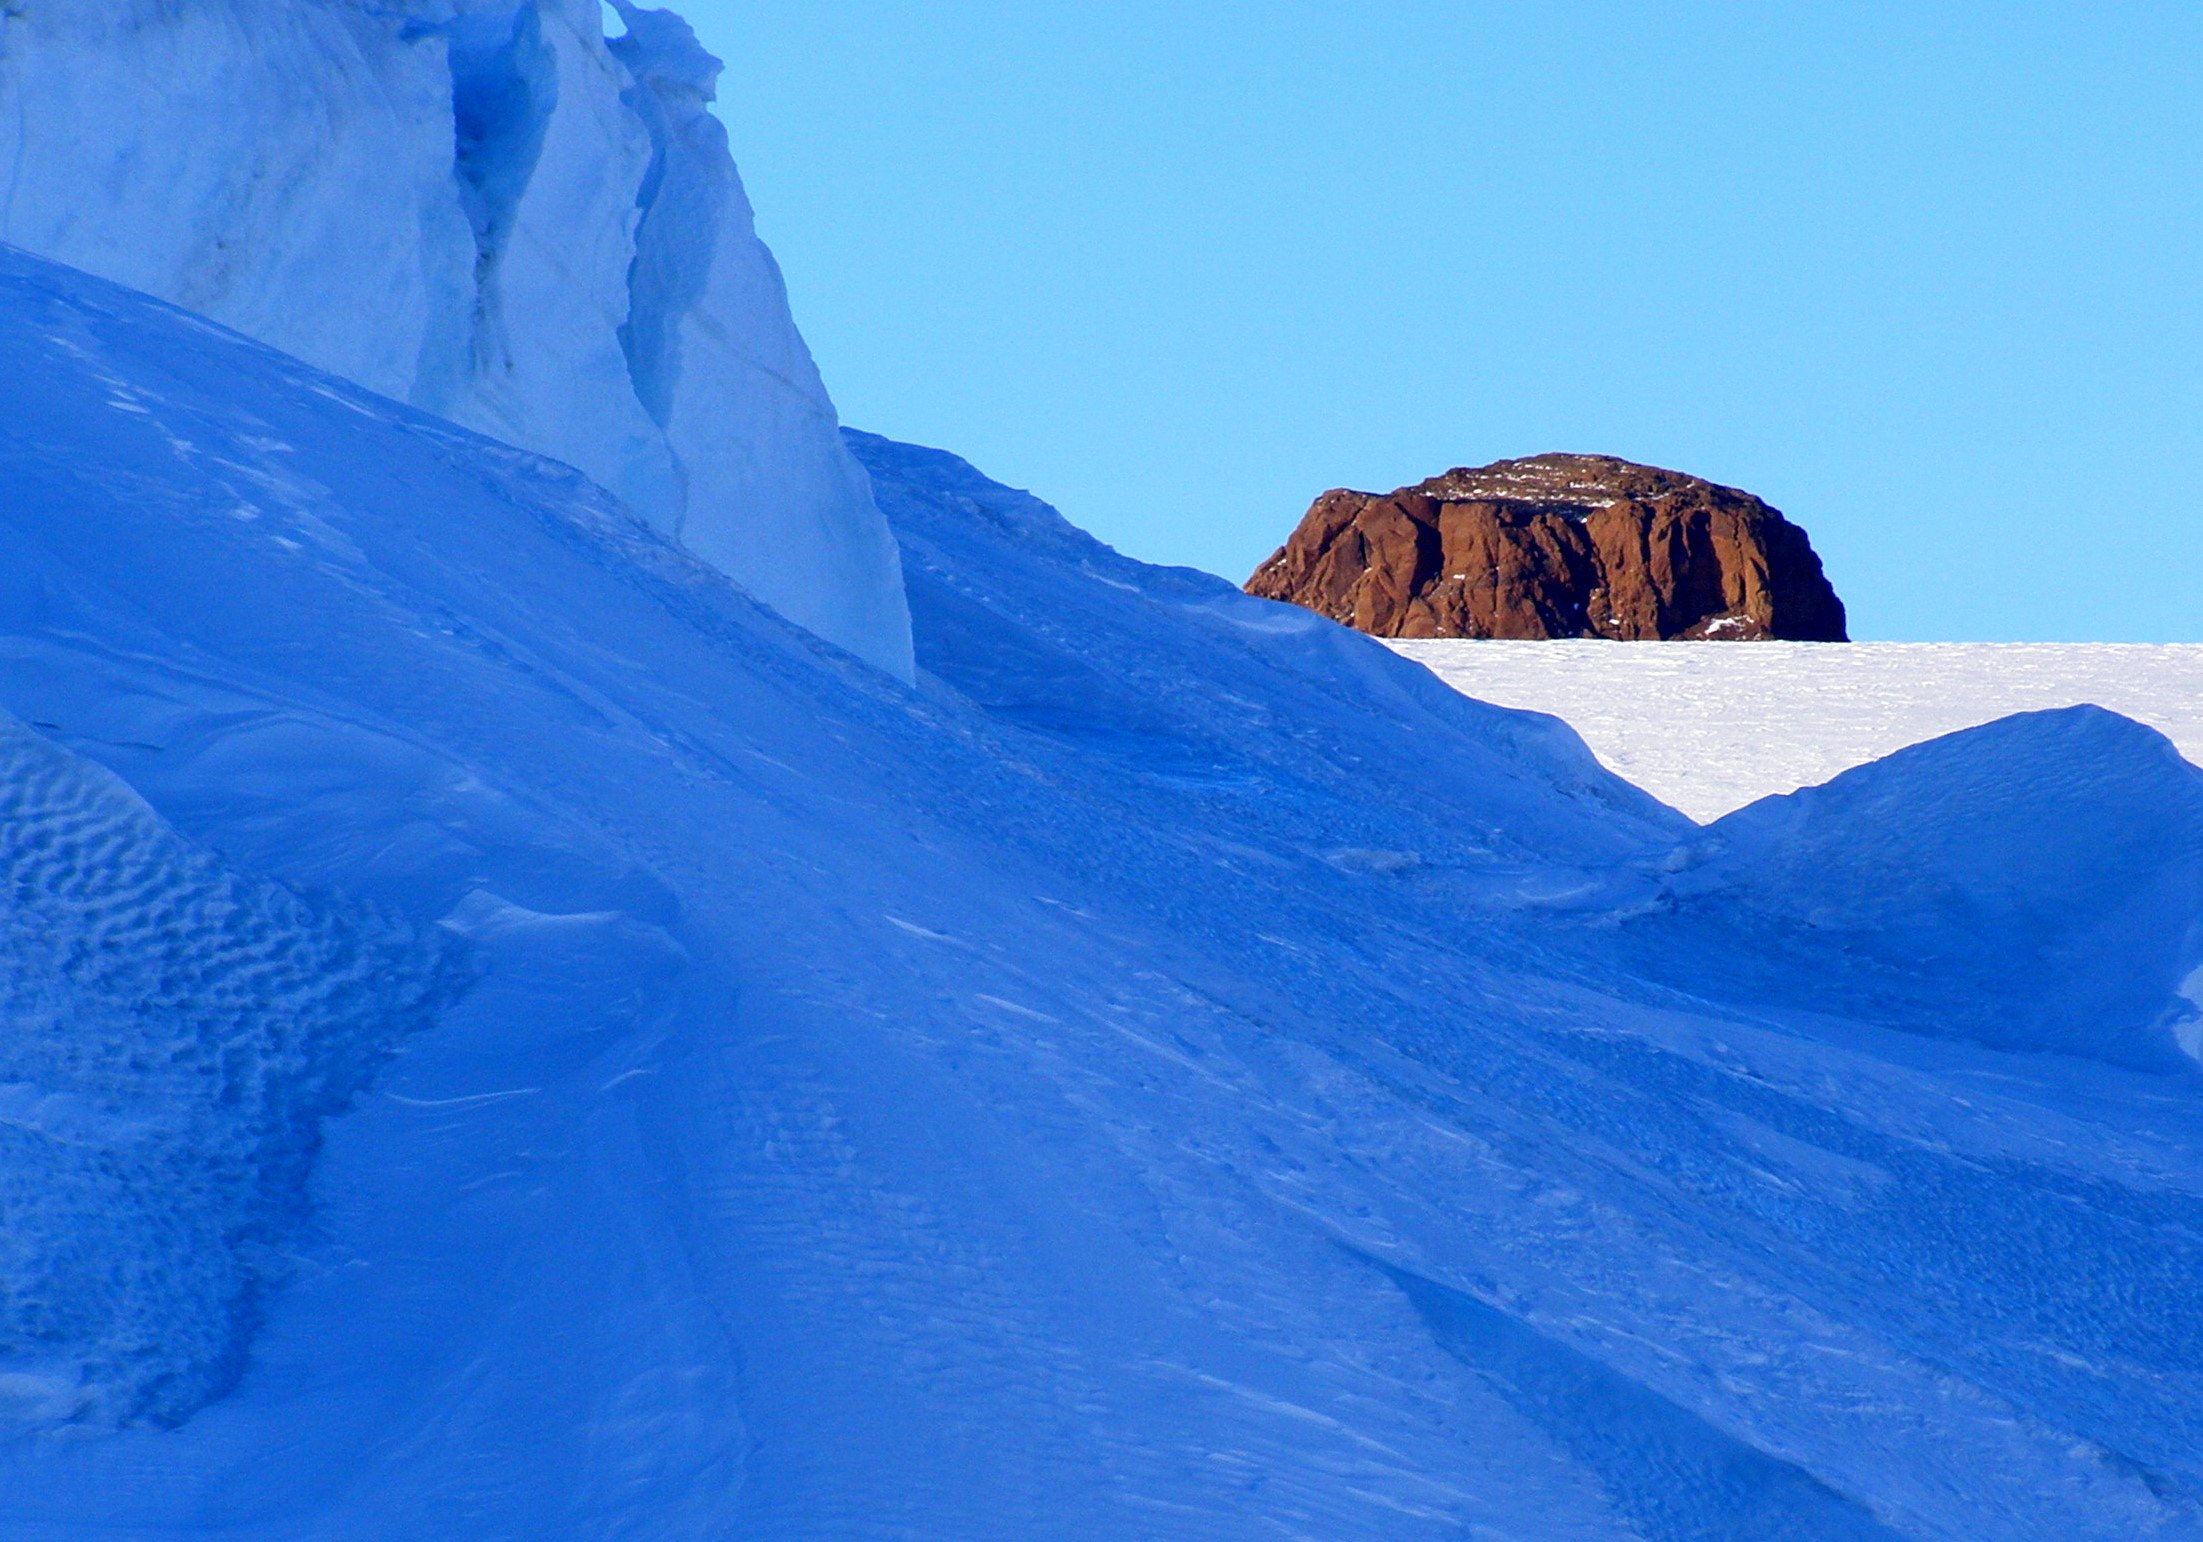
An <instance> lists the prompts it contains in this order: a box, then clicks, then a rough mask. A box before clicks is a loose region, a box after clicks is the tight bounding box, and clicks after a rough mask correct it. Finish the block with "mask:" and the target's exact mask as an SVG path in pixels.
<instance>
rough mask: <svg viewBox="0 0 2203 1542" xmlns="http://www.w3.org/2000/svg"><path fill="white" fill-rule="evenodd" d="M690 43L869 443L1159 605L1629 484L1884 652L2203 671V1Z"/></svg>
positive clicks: (964, 20) (1298, 9)
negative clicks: (1784, 517)
mask: <svg viewBox="0 0 2203 1542" xmlns="http://www.w3.org/2000/svg"><path fill="white" fill-rule="evenodd" d="M676 3H677V4H679V3H680V0H676ZM681 8H682V9H683V10H684V11H685V13H686V14H687V15H689V17H690V19H691V20H692V21H694V22H695V23H696V24H697V27H698V30H699V31H700V32H701V33H702V34H703V35H704V38H705V41H706V42H707V43H709V44H710V45H712V46H713V47H714V49H715V50H716V51H718V52H720V53H721V54H722V55H723V56H724V57H725V58H726V60H727V63H728V71H727V77H726V80H725V82H724V86H723V90H722V101H721V112H722V114H723V115H724V116H725V117H726V119H727V121H728V123H729V125H730V127H731V128H732V130H733V134H734V140H735V153H736V156H737V158H738V159H739V160H740V162H741V164H742V167H743V172H744V175H745V177H746V179H747V181H748V183H749V186H750V191H751V194H752V196H753V198H754V200H755V202H756V203H757V205H758V209H759V223H760V226H761V228H762V230H763V232H764V234H765V236H766V238H767V239H768V240H769V241H770V242H771V243H772V244H773V245H774V247H775V248H776V250H777V251H778V253H779V255H780V257H781V260H782V263H783V266H784V267H785V268H786V270H787V272H788V278H789V286H790V289H791V291H792V292H793V295H794V299H795V306H796V315H797V318H798V320H799V321H800V322H801V323H802V325H803V327H804V330H805V332H806V334H807V335H808V336H809V338H810V340H811V344H812V347H813V349H814V350H815V351H816V353H817V354H818V357H819V362H820V364H821V366H822V367H823V368H824V370H825V373H826V378H827V381H828V384H829V385H830V386H831V387H832V389H833V391H834V394H835V396H836V398H837V400H838V401H839V403H840V405H841V408H842V413H843V416H844V418H845V419H846V420H847V421H849V422H851V423H854V424H856V425H858V426H861V427H865V428H870V429H873V430H876V431H878V432H881V433H885V434H890V435H893V436H895V437H898V438H904V439H911V440H916V441H918V442H921V443H926V444H935V445H940V446H943V447H945V448H949V449H953V450H955V451H957V452H959V453H961V454H963V455H965V456H967V457H968V458H970V459H971V460H972V461H973V462H974V463H976V464H977V465H978V466H979V467H980V468H981V469H982V470H984V471H986V472H988V473H989V474H990V475H993V476H995V477H997V478H999V479H1001V480H1003V481H1007V482H1011V483H1015V484H1017V485H1019V486H1025V487H1030V488H1032V489H1033V490H1034V491H1035V492H1038V493H1039V494H1041V495H1042V496H1043V497H1046V498H1047V499H1049V500H1050V501H1051V502H1053V503H1056V504H1057V505H1059V506H1060V507H1062V508H1063V510H1064V511H1065V512H1066V513H1067V514H1069V515H1070V516H1071V517H1072V518H1073V519H1074V520H1076V521H1077V522H1078V523H1080V524H1082V525H1084V526H1085V527H1086V528H1088V529H1090V530H1092V531H1094V532H1095V533H1096V534H1097V535H1100V536H1101V537H1102V538H1104V539H1105V540H1108V541H1110V542H1111V543H1112V544H1114V545H1116V546H1118V547H1120V548H1122V549H1123V550H1125V551H1126V552H1128V553H1130V554H1132V555H1134V556H1137V557H1142V558H1145V559H1148V560H1150V561H1158V562H1176V563H1185V564H1189V565H1192V566H1196V567H1202V568H1207V569H1209V570H1211V571H1213V572H1217V573H1222V574H1225V575H1227V576H1229V577H1231V578H1233V579H1243V578H1244V577H1245V576H1246V575H1247V573H1248V572H1249V571H1250V570H1251V569H1252V568H1253V567H1254V565H1255V564H1256V563H1257V562H1258V561H1259V560H1261V559H1262V558H1263V557H1265V556H1267V555H1268V554H1269V552H1270V551H1271V550H1272V549H1273V548H1274V547H1276V546H1277V544H1278V543H1279V542H1280V541H1282V540H1283V538H1284V537H1285V535H1286V534H1287V532H1288V531H1290V530H1291V528H1292V526H1293V524H1294V523H1295V521H1296V520H1297V519H1298V518H1299V516H1300V515H1301V513H1302V512H1303V511H1304V510H1305V509H1306V507H1307V505H1308V503H1309V501H1310V500H1311V499H1312V498H1313V497H1314V495H1315V494H1316V493H1318V492H1320V491H1322V490H1323V489H1325V488H1327V487H1333V486H1339V485H1347V486H1354V487H1363V488H1372V489H1388V488H1391V487H1394V486H1398V485H1400V484H1403V483H1406V482H1411V481H1417V480H1420V479H1422V478H1423V477H1426V476H1429V475H1431V474H1433V473H1436V472H1438V471H1441V470H1443V469H1445V468H1446V467H1448V466H1453V465H1460V464H1472V463H1478V462H1482V461H1487V460H1492V459H1496V458H1498V457H1501V456H1506V455H1524V454H1532V453H1536V452H1539V451H1546V450H1580V451H1591V452H1603V453H1611V454H1618V455H1625V456H1629V457H1631V458H1634V459H1638V460H1645V461H1651V462H1654V463H1657V464H1661V465H1667V466H1672V467H1676V468H1678V469H1681V470H1685V471H1691V472H1696V473H1698V474H1700V475H1703V476H1708V477H1712V478H1714V479H1715V480H1717V481H1722V482H1728V483H1732V484H1734V485H1736V486H1740V487H1744V488H1747V489H1749V490H1751V491H1753V492H1756V493H1758V494H1760V495H1761V496H1763V497H1765V498H1767V499H1768V500H1769V501H1770V502H1773V503H1774V504H1776V505H1777V506H1778V507H1780V508H1782V509H1784V510H1785V511H1786V512H1788V513H1789V514H1790V515H1791V517H1792V518H1794V519H1796V520H1798V521H1799V522H1801V523H1802V524H1804V525H1805V526H1806V528H1807V529H1808V530H1809V531H1810V532H1811V533H1812V536H1813V540H1814V543H1815V545H1816V546H1817V547H1818V548H1819V550H1820V551H1821V553H1822V554H1823V556H1824V558H1825V559H1826V561H1827V564H1828V567H1829V570H1830V573H1831V575H1832V576H1833V578H1834V579H1835V581H1836V584H1837V587H1838V589H1839V591H1840V592H1841V593H1842V594H1843V595H1844V597H1845V599H1846V600H1847V601H1848V602H1849V604H1850V606H1851V614H1852V619H1853V630H1854V634H1855V635H1857V636H1861V637H1876V638H1922V639H1932V638H1958V639H1970V638H1985V639H2003V638H2012V639H2022V638H2026V639H2032V638H2048V639H2074V640H2083V639H2097V638H2103V639H2132V640H2198V639H2203V493H2199V490H2198V488H2197V486H2196V484H2195V483H2194V482H2193V481H2191V480H2190V478H2191V477H2192V476H2193V474H2194V470H2195V467H2196V465H2197V462H2198V460H2199V459H2203V455H2199V452H2203V7H2199V6H2197V5H2194V4H2192V3H2190V0H2178V3H2172V0H2168V3H2162V4H2109V5H2105V4H2094V5H2082V4H2069V5H2051V4H2027V3H2011V4H2004V3H1992V0H1973V3H1969V4H1963V5H1959V4H1947V3H1940V0H1913V3H1906V4H1896V3H1890V4H1883V3H1876V0H1850V3H1843V4H1816V3H1785V4H1781V5H1768V4H1764V3H1758V4H1748V5H1747V4H1723V3H1701V4H1690V5H1675V4H1661V3H1645V0H1634V3H1616V4H1588V3H1578V0H1536V3H1531V0H1518V3H1509V4H1481V3H1474V0H1448V3H1424V0H1376V3H1364V4H1353V5H1349V4H1316V3H1295V0H1271V3H1267V4H1259V5H1258V4H1241V3H1209V0H1184V3H1179V4H1164V3H1145V0H1079V3H1053V0H935V3H923V4H922V3H916V0H912V3H887V0H837V3H833V4H824V3H817V4H806V3H794V4H791V3H789V0H687V3H686V4H685V5H682V6H681Z"/></svg>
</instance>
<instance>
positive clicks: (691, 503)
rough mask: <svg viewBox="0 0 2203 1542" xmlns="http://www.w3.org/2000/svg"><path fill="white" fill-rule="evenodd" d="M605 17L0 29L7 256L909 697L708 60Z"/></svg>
mask: <svg viewBox="0 0 2203 1542" xmlns="http://www.w3.org/2000/svg"><path fill="white" fill-rule="evenodd" d="M618 10H619V13H620V14H621V15H622V16H623V17H624V18H625V19H626V23H627V30H626V32H625V35H624V36H622V37H620V38H617V39H614V40H612V41H611V42H609V43H608V42H607V41H606V39H605V37H604V30H603V9H602V7H601V6H600V4H599V3H598V0H387V3H377V4H360V3H356V0H193V3H191V4H185V5H179V4H175V3H173V0H67V3H65V4H53V3H40V4H7V5H0V241H7V242H10V243H12V244H14V245H16V246H20V247H23V248H25V249H26V250H29V251H32V252H36V253H39V254H41V255H44V256H47V257H52V258H55V259H58V260H60V261H63V262H67V263H70V264H72V265H74V266H77V267H80V268H84V269H86V270H88V271H91V272H94V273H98V274H101V275H103V276H105V277H108V278H112V279H115V280H117V281H118V282H121V283H125V284H128V285H130V286H131V287H133V288H136V289H141V290H145V291H147V292H149V293H152V294H156V295H159V296H161V297H162V298H164V299H168V300H172V301H174V302H176V303H177V304H179V305H182V306H185V307H186V308H188V309H191V310H194V311H198V312H200V313H202V314H204V315H208V316H211V317H214V318H215V319H216V320H219V321H222V322H224V323H226V324H228V325H230V326H233V327H236V328H238V329H239V330H240V331H243V332H245V333H247V334H249V335H251V336H253V337H257V338H260V339H262V340H263V341H266V342H269V343H272V344H274V345H275V346H276V347H278V348H281V349H283V350H285V351H286V352H289V353H292V354H295V355H297V356H298V357H300V358H303V359H306V360H308V361H309V362H311V363H314V364H317V365H319V366H321V367H322V368H323V369H326V370H330V371H332V372H334V373H336V374H339V375H342V376H345V377H346V378H348V379H350V380H353V381H356V382H358V383H360V384H362V385H365V386H367V387H369V388H370V389H372V390H375V391H378V392H381V393H382V394H384V395H387V396H393V397H397V398H399V399H401V400H405V401H410V402H412V403H413V404H414V405H416V406H419V407H423V408H425V409H427V410H429V411H431V412H435V413H439V414H442V415H444V416H447V417H451V418H454V419H456V420H458V421H459V422H462V423H465V424H467V425H468V426H470V427H473V428H476V429H480V430H481V431H483V432H484V433H488V434H492V435H495V436H496V437H498V438H500V439H503V440H506V441H507V442H509V443H512V444H516V445H520V446H522V447H524V448H527V449H531V450H535V451H539V452H541V453H543V454H546V455H550V456H554V457H555V458H557V459H559V460H563V461H566V462H568V463H570V464H572V465H575V466H578V467H580V468H581V469H582V470H583V471H584V472H585V473H587V474H588V475H589V476H591V477H593V478H594V479H595V480H597V481H598V482H599V483H601V484H602V485H603V486H605V487H606V488H609V489H610V490H611V491H613V492H615V493H617V494H618V495H619V496H620V497H621V498H623V499H624V500H625V501H626V502H627V504H628V506H629V507H630V508H632V509H633V510H634V511H635V512H636V513H638V514H640V515H642V516H643V517H644V518H645V519H647V520H648V521H650V522H651V523H652V524H654V525H656V526H657V527H658V528H659V529H661V530H664V531H667V532H669V533H671V534H672V535H674V536H676V537H677V538H678V539H679V540H681V541H682V542H683V543H684V544H685V545H687V546H688V547H689V549H690V550H692V551H694V552H696V553H697V554H698V555H700V556H701V557H703V558H704V559H705V560H706V561H708V562H711V563H714V564H715V565H717V566H718V567H719V568H720V569H721V570H723V571H725V572H727V573H729V574H731V575H733V576H734V577H735V578H736V579H738V580H739V581H740V582H742V583H743V584H744V585H745V586H746V587H748V588H749V590H750V591H751V592H752V593H753V594H755V595H757V596H758V597H759V598H761V599H763V600H765V601H766V602H767V603H769V604H771V605H774V606H775V607H777V608H778V609H779V610H780V611H781V612H782V614H784V615H786V616H788V617H789V618H791V619H792V620H794V621H796V622H798V623H799V624H801V625H804V626H807V627H810V628H811V629H812V630H814V631H816V632H818V633H819V634H820V635H821V636H824V637H827V638H830V639H831V640H833V641H835V642H837V643H840V644H841V645H842V646H844V647H846V648H848V649H850V650H851V651H853V652H855V653H857V654H858V655H860V656H861V657H864V658H867V659H869V660H871V661H872V662H873V663H875V664H877V665H879V666H880V667H881V668H884V669H887V670H889V671H890V672H892V673H898V674H902V675H904V676H906V677H907V676H908V673H909V669H910V625H909V617H908V614H907V611H906V609H905V607H904V604H903V597H902V583H901V575H900V571H899V565H898V561H897V557H896V552H895V545H894V541H893V539H892V538H891V537H890V536H889V534H888V532H887V529H886V527H885V525H884V524H882V522H881V520H880V516H879V513H878V510H877V509H876V508H875V507H874V506H873V503H872V499H871V495H870V492H869V490H868V489H867V488H866V486H865V482H864V476H863V473H862V472H861V471H859V470H858V469H857V467H856V466H855V464H854V463H853V462H852V461H851V460H850V458H849V456H848V455H847V454H846V453H845V451H844V450H843V448H842V444H841V441H840V438H839V436H838V434H837V432H836V425H835V416H834V409H833V404H832V403H831V402H830V401H829V400H828V398H827V394H826V389H825V387H824V386H823V385H822V384H821V383H820V380H819V377H818V371H817V369H816V367H815V366H814V365H813V363H812V360H811V356H810V352H809V350H808V349H807V348H806V347H805V346H804V343H803V339H802V338H801V336H799V335H798V333H797V331H796V327H795V323H794V321H793V319H792V318H791V317H790V315H789V311H788V299H787V294H786V290H785V287H784V286H783V284H782V282H781V277H780V271H779V269H778V267H777V266H776V265H775V264H774V262H773V258H772V254H771V253H770V252H768V251H767V250H766V248H765V246H764V244H763V243H762V242H760V241H759V240H758V238H757V233H756V229H755V224H754V221H753V219H752V216H751V211H750V206H749V202H748V199H747V197H746V196H745V195H744V193H743V190H742V184H741V181H740V178H739V177H738V176H737V175H736V173H735V167H734V162H733V160H732V159H731V157H730V156H729V154H728V151H727V140H726V133H725V131H724V130H723V129H722V128H721V127H720V125H719V123H718V120H717V119H715V118H714V117H712V116H711V114H710V113H709V112H708V111H707V104H708V103H709V102H710V100H711V98H712V94H713V90H714V86H715V82H716V80H717V78H718V74H719V63H718V61H717V60H715V59H713V58H711V57H710V56H709V55H708V54H706V53H705V52H704V51H703V49H702V48H701V47H700V46H699V45H698V44H697V42H696V39H695V36H694V34H693V33H691V32H690V30H689V28H688V26H687V24H686V23H684V22H682V21H681V20H680V19H679V18H678V17H676V16H675V15H673V14H672V13H671V12H667V11H657V10H638V9H637V8H635V7H634V6H632V5H628V4H625V3H622V4H621V5H620V6H619V7H618Z"/></svg>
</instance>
